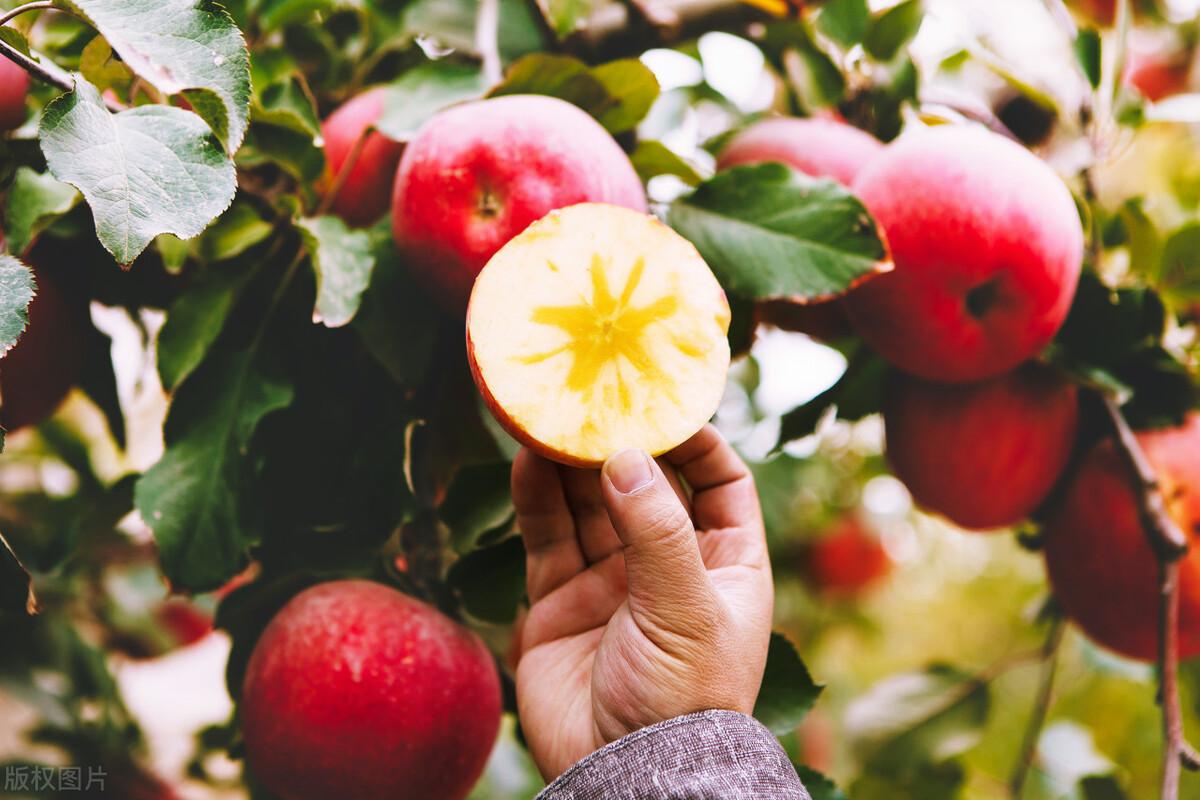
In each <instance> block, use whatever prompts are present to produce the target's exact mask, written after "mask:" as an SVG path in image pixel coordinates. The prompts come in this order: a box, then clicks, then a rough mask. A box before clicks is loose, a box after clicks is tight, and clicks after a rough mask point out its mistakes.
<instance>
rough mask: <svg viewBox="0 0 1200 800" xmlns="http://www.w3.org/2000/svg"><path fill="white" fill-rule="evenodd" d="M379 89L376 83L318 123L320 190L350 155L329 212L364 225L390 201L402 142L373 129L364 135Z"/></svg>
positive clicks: (378, 106)
mask: <svg viewBox="0 0 1200 800" xmlns="http://www.w3.org/2000/svg"><path fill="white" fill-rule="evenodd" d="M385 93H386V90H385V89H384V88H383V87H376V88H374V89H370V90H368V91H365V92H363V93H362V94H359V95H356V96H355V97H352V98H350V99H349V100H347V101H346V102H345V103H343V104H342V105H341V106H340V107H339V108H338V109H337V110H336V111H334V112H333V113H332V114H330V115H329V118H328V119H326V120H325V122H324V123H323V124H322V125H321V135H322V136H323V137H324V138H325V160H326V177H325V181H326V191H331V190H332V189H333V188H334V185H335V182H336V181H337V180H338V176H339V175H341V174H342V170H343V169H345V168H346V162H347V161H348V160H350V158H352V157H353V158H354V163H353V165H352V166H350V167H349V170H350V171H349V172H348V173H346V177H345V181H344V182H343V183H342V185H341V188H340V189H339V190H338V193H337V198H336V199H335V200H334V201H333V206H332V209H333V212H334V213H335V214H337V215H338V216H339V217H341V218H342V219H343V220H345V221H346V222H347V223H348V224H350V225H370V224H371V223H372V222H375V221H376V220H377V219H379V218H380V217H382V216H383V215H384V213H385V212H386V211H387V210H388V206H389V205H390V204H391V201H392V183H393V182H394V181H395V179H396V165H397V164H399V163H400V154H401V153H403V152H404V145H402V144H400V143H399V142H394V141H392V140H391V139H389V138H387V137H386V136H384V135H383V134H382V133H379V132H378V131H374V130H371V131H370V133H367V131H368V130H369V129H370V128H371V126H373V125H374V124H375V123H376V121H378V119H379V117H380V115H381V114H383V100H384V96H385ZM364 136H365V138H364ZM360 140H362V143H361V144H360V143H359V142H360ZM355 151H357V152H355Z"/></svg>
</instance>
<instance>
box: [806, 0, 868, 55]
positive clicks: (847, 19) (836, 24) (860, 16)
mask: <svg viewBox="0 0 1200 800" xmlns="http://www.w3.org/2000/svg"><path fill="white" fill-rule="evenodd" d="M870 23H871V9H870V8H868V7H867V0H829V2H828V3H826V4H825V5H823V6H821V13H820V15H818V17H817V28H818V29H819V30H820V31H821V33H823V34H825V35H826V36H828V37H829V38H830V39H832V40H833V41H835V42H837V43H838V44H839V45H841V46H842V47H843V48H850V47H853V46H854V45H856V44H858V43H859V42H861V41H862V40H863V37H864V36H865V35H866V33H867V27H868V26H869V25H870Z"/></svg>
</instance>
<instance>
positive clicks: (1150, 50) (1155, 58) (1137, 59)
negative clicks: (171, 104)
mask: <svg viewBox="0 0 1200 800" xmlns="http://www.w3.org/2000/svg"><path fill="white" fill-rule="evenodd" d="M1141 33H1144V32H1143V31H1134V32H1133V33H1132V34H1131V35H1130V37H1129V46H1128V49H1127V51H1126V59H1125V72H1124V74H1123V76H1122V79H1123V80H1124V82H1125V84H1126V85H1127V86H1132V87H1133V88H1134V89H1137V91H1138V93H1139V94H1141V96H1142V97H1144V98H1146V99H1147V100H1149V101H1150V102H1152V103H1154V102H1158V101H1159V100H1162V99H1163V98H1165V97H1170V96H1171V95H1174V94H1182V93H1184V92H1186V91H1188V88H1189V85H1190V78H1191V74H1192V55H1193V54H1192V52H1191V50H1189V49H1187V48H1182V49H1181V48H1180V47H1179V46H1178V44H1177V43H1172V44H1169V45H1168V44H1167V43H1165V42H1164V41H1163V40H1162V39H1161V38H1160V37H1156V36H1153V35H1147V36H1142V35H1138V34H1141Z"/></svg>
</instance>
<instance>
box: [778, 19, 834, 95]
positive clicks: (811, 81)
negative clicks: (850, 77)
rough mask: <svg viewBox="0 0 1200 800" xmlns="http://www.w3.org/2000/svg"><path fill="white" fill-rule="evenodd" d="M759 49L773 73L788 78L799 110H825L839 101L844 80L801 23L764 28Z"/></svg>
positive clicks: (780, 23)
mask: <svg viewBox="0 0 1200 800" xmlns="http://www.w3.org/2000/svg"><path fill="white" fill-rule="evenodd" d="M759 46H760V47H761V48H762V50H763V54H764V55H765V56H766V57H767V60H768V61H770V63H771V65H772V66H773V67H774V68H775V70H776V72H778V73H779V74H780V75H784V76H786V77H787V78H788V80H789V82H790V83H791V85H792V88H793V89H794V90H795V92H796V94H797V95H798V98H799V101H800V105H801V106H802V107H803V108H806V109H808V110H810V111H812V110H816V109H819V108H827V107H829V106H832V105H834V104H835V103H837V102H838V101H840V100H841V99H842V94H843V93H844V92H845V90H846V79H845V77H844V76H843V75H842V71H841V70H840V69H839V68H838V65H837V64H836V63H834V61H833V59H832V58H830V56H829V54H828V53H826V52H825V51H824V50H822V49H821V48H819V47H818V46H817V45H816V43H814V42H813V40H812V36H811V35H810V34H809V31H808V28H807V27H806V26H805V23H804V22H803V21H795V22H792V21H788V22H777V23H774V24H771V25H768V26H767V31H766V35H765V36H763V38H762V39H761V40H760V41H759ZM787 53H794V54H795V55H796V56H797V60H796V61H795V62H794V63H792V64H789V63H787V62H788V61H789V60H788V59H787V58H786V57H785V56H786V54H787Z"/></svg>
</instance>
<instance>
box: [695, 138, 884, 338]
mask: <svg viewBox="0 0 1200 800" xmlns="http://www.w3.org/2000/svg"><path fill="white" fill-rule="evenodd" d="M881 152H883V143H882V142H880V141H879V140H878V139H876V138H875V137H874V136H872V135H871V134H869V133H867V132H866V131H863V130H860V129H858V128H855V127H854V126H853V125H849V124H847V123H845V122H842V121H841V120H837V119H830V118H826V117H809V118H804V119H801V118H797V117H774V118H771V119H764V120H761V121H759V122H756V123H754V124H752V125H750V126H748V127H747V128H746V129H745V130H743V131H741V132H740V133H738V134H737V135H736V136H734V137H733V138H732V139H730V140H729V143H728V144H726V145H725V147H724V148H722V150H721V152H720V154H719V155H718V156H717V168H718V169H728V168H729V167H736V166H738V165H741V164H757V163H760V162H763V161H778V162H781V163H783V164H787V165H788V166H789V167H792V168H793V169H796V170H799V171H800V172H803V173H804V174H806V175H811V176H813V177H814V178H831V179H833V180H835V181H837V182H838V183H840V184H842V185H843V186H850V185H851V184H852V183H854V179H855V178H856V177H857V176H858V173H859V172H860V171H861V170H862V168H863V167H864V166H866V165H867V163H869V162H870V161H871V160H872V159H873V158H875V157H876V156H877V155H879V154H880V153H881ZM755 312H756V315H757V317H758V320H759V321H760V322H765V323H768V324H770V325H774V326H775V327H777V328H779V329H780V330H785V331H793V332H797V333H804V334H808V335H809V336H811V337H813V338H814V339H817V340H819V341H833V340H835V339H841V338H844V337H845V336H848V335H850V334H851V333H852V332H853V329H852V328H851V327H850V323H849V320H848V319H847V318H846V312H845V310H844V309H843V308H842V305H841V302H840V301H838V300H829V301H825V302H820V303H795V302H791V301H789V300H773V301H769V302H766V303H759V304H758V306H757V307H756V308H755Z"/></svg>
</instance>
